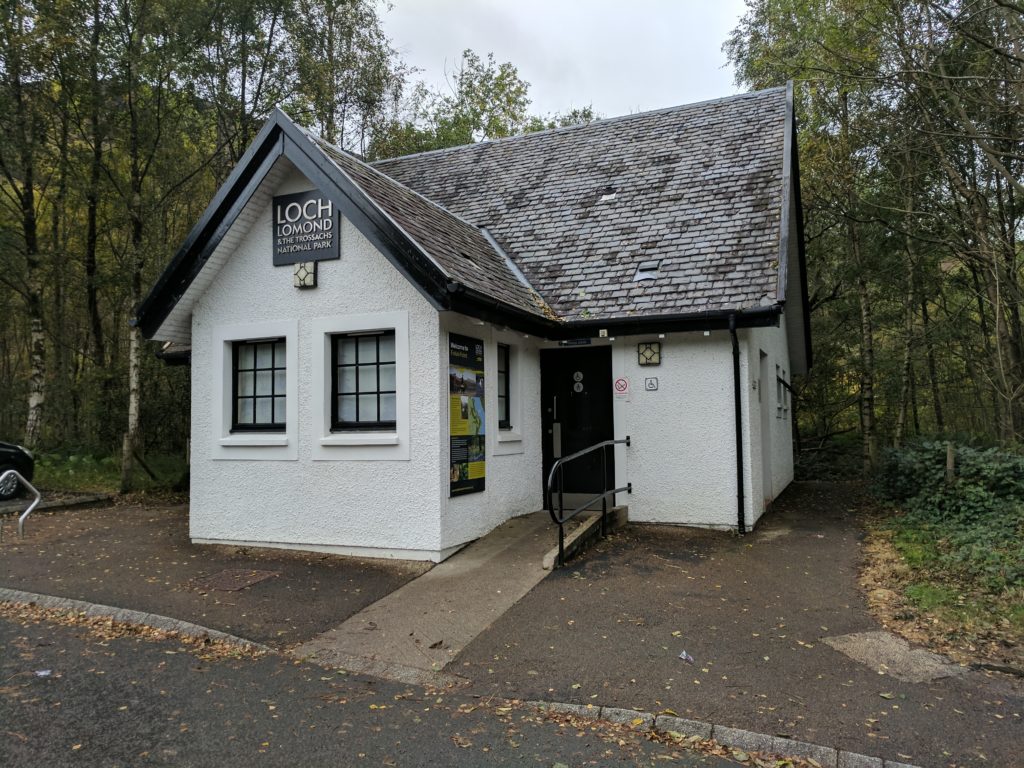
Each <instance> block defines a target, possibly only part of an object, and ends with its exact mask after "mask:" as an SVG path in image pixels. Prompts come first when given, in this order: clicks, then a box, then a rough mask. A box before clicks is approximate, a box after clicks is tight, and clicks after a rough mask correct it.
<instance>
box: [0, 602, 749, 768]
mask: <svg viewBox="0 0 1024 768" xmlns="http://www.w3.org/2000/svg"><path fill="white" fill-rule="evenodd" d="M0 646H2V647H4V648H5V649H6V650H5V652H4V654H3V656H2V658H0V764H3V765H10V766H17V765H26V766H37V765H45V766H48V768H60V767H61V766H76V767H80V766H100V765H102V766H142V765H173V766H213V765H216V766H289V767H291V766H320V765H343V766H361V765H366V766H479V765H488V766H490V765H494V766H511V765H515V766H531V765H532V766H543V768H551V767H552V766H554V765H558V764H561V765H564V766H572V768H576V767H577V766H584V765H597V766H649V765H665V764H666V763H668V764H670V765H677V766H683V767H684V768H695V767H696V766H706V767H707V768H722V767H724V766H728V765H735V763H733V762H732V761H729V760H725V759H722V758H717V757H704V756H702V755H699V754H696V753H693V752H687V751H683V750H680V749H678V748H672V747H668V746H665V745H662V744H659V743H656V742H653V741H649V740H648V739H646V738H645V737H644V736H643V735H640V734H634V733H631V732H630V730H629V729H628V728H624V727H616V726H602V725H588V724H582V725H581V726H580V727H575V726H573V725H571V724H569V723H566V722H564V721H562V722H559V721H558V720H549V719H546V718H545V717H543V716H539V715H537V714H536V712H535V711H534V710H532V709H531V708H525V707H524V708H519V707H509V706H507V705H505V703H504V702H497V703H494V702H486V701H483V700H480V699H475V698H472V697H471V696H468V695H461V696H458V695H451V694H449V693H447V692H436V691H427V690H424V689H423V688H420V687H416V686H404V685H401V684H398V683H390V682H386V681H381V680H375V679H372V678H366V677H359V676H355V675H344V674H337V673H335V672H331V671H327V670H324V669H323V668H321V667H316V666H312V665H309V664H299V663H295V662H293V661H291V660H289V659H287V658H285V657H283V656H280V655H268V656H264V657H262V658H256V659H252V658H242V659H230V660H208V659H203V658H201V657H199V656H197V655H196V654H195V653H192V652H189V651H186V650H184V649H182V648H181V647H180V646H179V645H178V644H177V643H175V642H173V641H168V640H150V639H136V638H120V639H112V640H103V641H101V640H97V639H93V638H90V637H89V636H88V634H87V633H86V632H84V631H82V630H81V629H80V628H73V627H66V626H60V625H53V624H37V623H26V624H21V623H17V622H15V621H12V620H9V619H7V618H0Z"/></svg>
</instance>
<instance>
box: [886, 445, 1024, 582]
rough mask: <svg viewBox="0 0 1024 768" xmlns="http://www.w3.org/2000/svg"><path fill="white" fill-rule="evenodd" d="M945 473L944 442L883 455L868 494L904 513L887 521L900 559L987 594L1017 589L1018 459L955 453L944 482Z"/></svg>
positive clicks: (1022, 495) (1023, 536) (1023, 495)
mask: <svg viewBox="0 0 1024 768" xmlns="http://www.w3.org/2000/svg"><path fill="white" fill-rule="evenodd" d="M945 472H946V446H945V444H944V443H939V442H920V443H916V444H913V445H910V446H907V447H905V448H901V449H895V450H890V451H888V452H887V453H886V455H885V457H884V460H883V464H882V468H881V472H880V474H879V478H878V482H877V484H876V491H877V492H878V493H879V495H880V496H882V497H883V498H885V499H887V500H889V501H892V502H895V503H896V504H897V505H898V506H899V507H900V508H901V509H902V510H903V512H904V514H903V515H901V516H900V517H898V518H896V519H895V520H894V521H893V527H894V528H895V531H896V539H895V540H896V544H897V546H898V547H899V548H900V550H901V552H902V553H903V554H904V556H905V557H907V558H908V562H910V561H911V560H913V563H911V564H912V565H913V566H915V567H920V566H924V567H927V566H931V567H934V568H937V569H939V570H941V571H945V572H947V573H948V574H949V575H951V576H954V577H958V578H961V579H966V580H969V581H970V582H971V583H972V584H973V585H976V586H978V587H980V588H982V589H983V590H985V591H987V592H991V593H999V592H1002V591H1004V590H1007V589H1011V588H1014V587H1024V457H1022V456H1020V455H1019V454H1016V453H1013V452H1011V451H1006V450H1000V449H996V448H984V449H979V448H971V447H965V446H963V447H961V446H958V447H957V448H956V474H955V477H954V479H953V481H952V482H950V483H947V482H946V479H945Z"/></svg>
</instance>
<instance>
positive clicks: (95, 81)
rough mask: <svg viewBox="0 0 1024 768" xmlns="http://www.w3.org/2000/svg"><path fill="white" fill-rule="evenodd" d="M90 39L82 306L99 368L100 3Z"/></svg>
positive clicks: (96, 5) (101, 353) (102, 355)
mask: <svg viewBox="0 0 1024 768" xmlns="http://www.w3.org/2000/svg"><path fill="white" fill-rule="evenodd" d="M92 8H93V12H92V37H91V39H90V42H89V55H90V62H89V77H90V79H91V82H90V86H91V91H90V94H89V102H90V104H89V129H90V132H91V136H90V137H89V140H90V142H91V143H92V157H91V159H90V162H89V188H88V192H87V194H86V197H87V200H88V202H87V207H86V216H85V220H86V224H85V304H86V311H87V312H88V315H89V352H90V357H92V360H93V362H94V363H95V364H96V366H97V367H98V368H102V367H103V364H104V358H105V357H106V353H105V351H104V343H103V321H102V320H101V318H100V309H99V300H98V297H97V286H96V271H97V265H96V244H97V240H98V235H97V224H96V214H97V209H98V208H99V197H100V171H101V169H102V167H103V133H102V130H101V128H100V99H101V98H102V92H103V91H102V83H101V82H100V74H99V45H100V26H101V24H102V16H101V13H100V3H99V0H93V6H92Z"/></svg>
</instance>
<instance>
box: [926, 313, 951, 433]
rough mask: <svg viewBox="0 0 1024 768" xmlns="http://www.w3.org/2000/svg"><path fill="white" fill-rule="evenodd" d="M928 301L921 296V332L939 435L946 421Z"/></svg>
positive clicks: (943, 430) (943, 429) (936, 429)
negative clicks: (940, 392)
mask: <svg viewBox="0 0 1024 768" xmlns="http://www.w3.org/2000/svg"><path fill="white" fill-rule="evenodd" d="M929 323H930V320H929V317H928V299H926V298H925V297H924V296H923V295H922V296H921V332H922V335H923V336H924V354H925V362H926V363H927V365H928V384H929V386H930V387H931V390H932V410H934V411H935V431H936V432H938V433H939V434H940V435H941V434H943V433H945V431H946V420H945V419H944V418H943V415H942V399H941V397H940V396H939V374H938V371H937V367H936V365H935V347H934V345H933V344H932V338H931V331H930V328H929Z"/></svg>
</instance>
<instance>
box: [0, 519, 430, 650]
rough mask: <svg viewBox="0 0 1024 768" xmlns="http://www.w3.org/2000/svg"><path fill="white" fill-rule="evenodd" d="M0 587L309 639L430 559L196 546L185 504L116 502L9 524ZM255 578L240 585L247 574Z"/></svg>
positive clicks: (270, 636)
mask: <svg viewBox="0 0 1024 768" xmlns="http://www.w3.org/2000/svg"><path fill="white" fill-rule="evenodd" d="M6 528H7V530H6V532H5V534H6V535H5V537H4V541H3V543H0V586H4V587H9V588H11V589H20V590H24V591H26V592H38V593H41V594H48V595H58V596H60V597H70V598H73V599H76V600H88V601H90V602H94V603H100V604H102V605H111V606H115V607H118V608H132V609H135V610H139V611H148V612H151V613H157V614H162V615H165V616H172V617H174V618H176V619H183V620H185V621H191V622H194V623H195V624H201V625H203V626H205V627H210V628H211V629H216V630H220V631H222V632H228V633H230V634H234V635H239V636H241V637H245V638H247V639H249V640H255V641H256V642H260V643H266V644H267V645H271V646H274V647H284V646H287V645H292V644H295V643H297V642H302V641H305V640H308V639H310V638H312V637H315V636H316V635H318V634H320V633H321V632H324V631H326V630H328V629H330V628H331V627H334V626H336V625H337V624H339V623H340V622H342V621H344V620H345V619H346V618H348V617H349V616H351V615H352V614H354V613H357V612H358V611H360V610H362V609H363V608H365V607H366V606H368V605H370V604H371V603H374V602H376V601H377V600H379V599H380V598H382V597H384V596H385V595H387V594H389V593H391V592H393V591H394V590H396V589H398V588H399V587H400V586H402V585H403V584H405V583H407V582H409V581H411V580H412V579H413V578H415V577H416V576H418V575H420V574H421V573H423V572H425V571H427V570H428V569H429V567H430V565H429V563H415V562H410V561H400V560H394V561H388V560H366V559H360V558H349V557H338V556H334V555H323V554H317V553H303V552H291V551H285V550H273V549H245V548H240V547H224V546H198V545H194V544H192V543H191V541H189V538H188V507H187V506H173V507H150V506H115V507H103V508H96V509H67V510H61V511H58V512H53V513H47V514H39V515H36V514H34V513H33V515H32V516H31V517H30V518H29V519H28V520H27V521H26V527H25V538H24V539H22V540H19V539H18V536H17V533H16V528H15V526H14V525H13V523H10V522H8V525H7V526H6ZM247 576H248V577H250V578H259V579H261V580H260V581H258V582H255V583H253V584H252V585H251V586H248V587H242V588H241V589H238V587H239V586H240V585H241V584H243V583H245V581H246V580H247V579H246V577H247Z"/></svg>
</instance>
